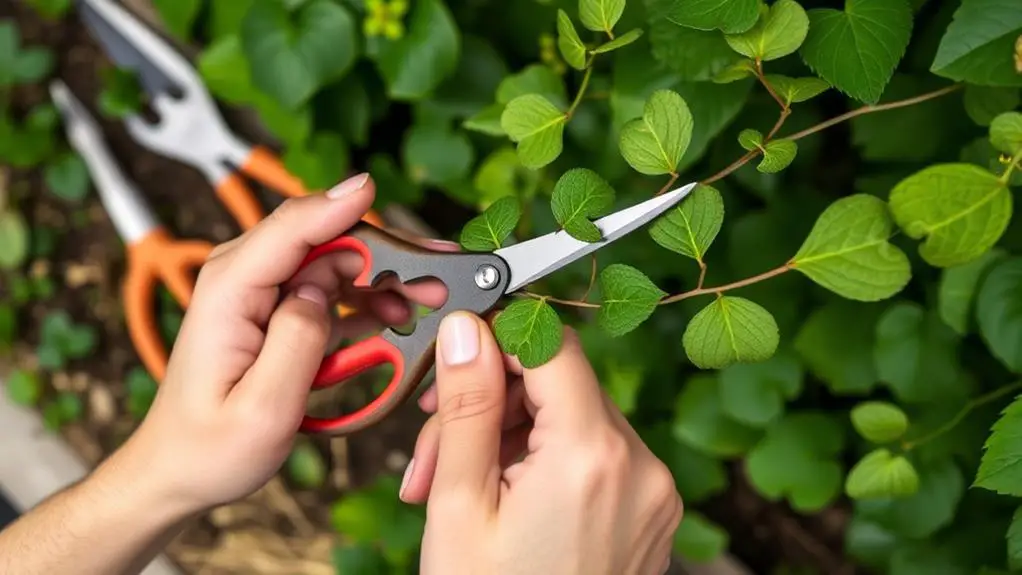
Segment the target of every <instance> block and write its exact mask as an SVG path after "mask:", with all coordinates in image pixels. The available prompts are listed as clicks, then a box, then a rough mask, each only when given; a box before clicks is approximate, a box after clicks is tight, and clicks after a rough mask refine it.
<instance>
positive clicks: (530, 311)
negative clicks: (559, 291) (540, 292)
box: [493, 299, 564, 368]
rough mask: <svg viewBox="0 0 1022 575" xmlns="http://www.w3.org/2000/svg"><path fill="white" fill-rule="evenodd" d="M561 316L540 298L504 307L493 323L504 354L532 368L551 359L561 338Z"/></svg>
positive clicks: (522, 300) (559, 347)
mask: <svg viewBox="0 0 1022 575" xmlns="http://www.w3.org/2000/svg"><path fill="white" fill-rule="evenodd" d="M563 329H564V328H563V327H562V325H561V318H560V317H558V316H557V312H556V311H554V308H552V307H550V305H549V304H548V303H546V302H545V301H544V300H541V299H520V300H517V301H515V302H513V303H512V304H511V305H509V306H507V308H506V309H504V311H502V312H500V315H498V316H497V319H496V320H495V321H494V322H493V331H494V334H495V335H496V336H497V341H498V342H500V346H501V348H502V349H503V350H504V353H507V354H509V355H513V356H515V357H517V358H518V361H520V362H521V363H522V366H524V367H527V368H534V367H539V366H541V365H543V364H544V363H546V362H548V361H550V360H551V359H553V357H554V356H555V355H557V352H558V351H560V349H561V342H562V339H563Z"/></svg>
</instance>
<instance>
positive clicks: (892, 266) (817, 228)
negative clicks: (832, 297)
mask: <svg viewBox="0 0 1022 575" xmlns="http://www.w3.org/2000/svg"><path fill="white" fill-rule="evenodd" d="M893 227H894V226H893V222H892V221H891V217H890V214H889V213H888V211H887V205H886V204H885V203H884V201H883V200H881V199H879V198H876V197H874V196H870V195H867V194H855V195H852V196H847V197H844V198H841V199H840V200H837V201H836V202H834V203H832V204H831V205H830V206H828V207H827V209H826V210H824V212H823V213H822V214H821V215H820V217H819V218H818V219H817V220H816V223H815V224H814V225H813V229H812V231H811V232H810V233H809V237H807V238H806V241H805V243H803V244H802V247H801V248H800V249H799V251H798V253H797V254H795V257H794V258H792V260H791V262H790V263H789V265H790V266H791V267H792V268H794V269H795V270H798V271H799V272H801V273H802V274H804V275H805V276H806V277H808V278H809V279H811V280H813V281H814V282H816V283H817V284H819V285H821V286H823V287H825V288H827V289H829V290H830V291H833V292H834V293H837V294H838V295H840V296H842V297H845V298H848V299H853V300H858V301H878V300H882V299H887V298H889V297H891V296H893V295H894V294H896V293H898V292H899V291H901V290H902V289H903V288H904V287H905V285H906V284H908V281H909V279H910V277H911V269H910V266H909V261H908V256H906V255H905V253H904V252H902V251H901V250H900V249H898V248H896V247H895V246H893V245H891V244H890V243H889V242H888V241H887V240H888V238H890V237H891V235H892V232H893Z"/></svg>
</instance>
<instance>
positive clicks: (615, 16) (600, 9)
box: [578, 0, 625, 34]
mask: <svg viewBox="0 0 1022 575" xmlns="http://www.w3.org/2000/svg"><path fill="white" fill-rule="evenodd" d="M624 11H625V0H579V2H578V16H579V18H581V20H582V24H583V25H584V26H585V27H586V28H588V29H590V30H592V31H594V32H606V33H607V34H611V33H612V31H613V30H614V25H615V24H617V21H618V20H620V19H621V14H623V13H624Z"/></svg>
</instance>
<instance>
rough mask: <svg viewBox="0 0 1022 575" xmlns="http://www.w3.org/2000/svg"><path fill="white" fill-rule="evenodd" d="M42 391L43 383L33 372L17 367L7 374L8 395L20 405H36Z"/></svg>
mask: <svg viewBox="0 0 1022 575" xmlns="http://www.w3.org/2000/svg"><path fill="white" fill-rule="evenodd" d="M42 393H43V386H42V383H41V382H40V381H39V376H38V375H36V374H35V373H33V372H30V371H26V370H23V369H16V370H14V371H12V372H11V373H10V374H9V375H8V376H7V397H8V398H9V399H10V400H11V401H12V402H14V403H16V404H18V405H24V406H26V407H31V406H34V405H36V403H38V402H39V398H40V397H41V396H42Z"/></svg>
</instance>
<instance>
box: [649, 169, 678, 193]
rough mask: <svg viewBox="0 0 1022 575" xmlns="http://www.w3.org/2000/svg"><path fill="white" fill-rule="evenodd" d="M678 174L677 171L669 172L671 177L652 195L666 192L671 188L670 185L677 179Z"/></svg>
mask: <svg viewBox="0 0 1022 575" xmlns="http://www.w3.org/2000/svg"><path fill="white" fill-rule="evenodd" d="M678 176H679V174H678V173H677V172H671V178H670V179H669V180H667V183H666V184H664V186H663V187H662V188H660V191H658V192H657V193H656V194H653V197H656V196H659V195H661V194H665V193H667V192H668V191H669V190H670V189H671V186H673V185H674V182H677V181H678Z"/></svg>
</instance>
